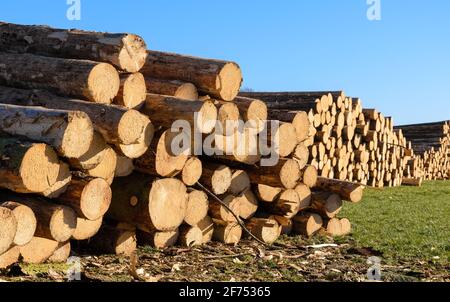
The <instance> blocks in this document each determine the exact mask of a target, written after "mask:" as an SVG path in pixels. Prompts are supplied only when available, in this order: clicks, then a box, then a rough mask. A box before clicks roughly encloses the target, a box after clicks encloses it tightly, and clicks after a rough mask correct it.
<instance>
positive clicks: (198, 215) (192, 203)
mask: <svg viewBox="0 0 450 302" xmlns="http://www.w3.org/2000/svg"><path fill="white" fill-rule="evenodd" d="M208 209H209V201H208V195H206V193H205V192H203V191H198V190H191V191H190V192H189V195H188V199H187V206H186V216H185V217H184V222H185V223H186V224H188V225H190V226H196V225H197V224H198V223H199V222H200V221H202V220H203V219H204V218H205V217H206V216H207V215H208Z"/></svg>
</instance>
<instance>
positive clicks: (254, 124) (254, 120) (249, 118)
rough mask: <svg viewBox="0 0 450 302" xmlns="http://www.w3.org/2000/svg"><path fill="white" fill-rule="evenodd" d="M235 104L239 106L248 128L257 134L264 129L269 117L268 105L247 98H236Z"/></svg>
mask: <svg viewBox="0 0 450 302" xmlns="http://www.w3.org/2000/svg"><path fill="white" fill-rule="evenodd" d="M233 102H234V103H235V104H236V105H237V106H238V108H239V111H240V113H241V115H242V118H243V119H244V122H247V127H251V128H254V129H256V131H257V132H261V131H262V130H263V129H264V126H265V124H266V121H267V117H268V113H267V106H266V103H264V102H262V101H260V100H257V99H250V98H246V97H236V98H235V99H234V101H233Z"/></svg>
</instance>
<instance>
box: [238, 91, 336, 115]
mask: <svg viewBox="0 0 450 302" xmlns="http://www.w3.org/2000/svg"><path fill="white" fill-rule="evenodd" d="M239 95H240V96H244V97H249V98H255V99H260V100H262V101H264V102H266V105H267V106H268V108H269V109H283V110H296V111H306V112H308V111H310V110H311V109H312V110H314V112H315V113H322V112H323V111H326V110H324V109H325V107H328V99H327V97H326V96H324V95H321V96H319V95H306V94H303V93H297V92H241V93H240V94H239ZM325 100H326V101H327V104H325Z"/></svg>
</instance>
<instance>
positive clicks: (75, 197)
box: [57, 178, 112, 220]
mask: <svg viewBox="0 0 450 302" xmlns="http://www.w3.org/2000/svg"><path fill="white" fill-rule="evenodd" d="M111 197H112V192H111V188H110V187H109V185H108V183H107V182H106V181H105V180H104V179H101V178H95V179H81V178H73V179H72V181H71V183H70V185H69V186H68V188H67V190H66V192H65V193H64V194H62V195H61V196H59V197H58V199H57V200H58V202H59V203H61V204H63V205H66V206H69V207H71V208H72V209H73V210H74V211H75V212H76V213H77V214H78V216H79V217H82V218H86V219H89V220H97V219H99V218H101V217H103V215H105V213H106V211H108V208H109V205H110V204H111Z"/></svg>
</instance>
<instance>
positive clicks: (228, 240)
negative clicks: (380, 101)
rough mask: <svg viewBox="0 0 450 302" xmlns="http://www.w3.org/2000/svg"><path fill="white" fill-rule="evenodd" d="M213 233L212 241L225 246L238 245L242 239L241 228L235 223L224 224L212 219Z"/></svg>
mask: <svg viewBox="0 0 450 302" xmlns="http://www.w3.org/2000/svg"><path fill="white" fill-rule="evenodd" d="M213 222H214V233H213V240H214V241H218V242H222V243H225V244H233V245H235V244H238V243H239V241H240V240H241V237H242V228H241V226H240V225H239V224H238V223H236V222H225V221H221V220H219V219H213Z"/></svg>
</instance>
